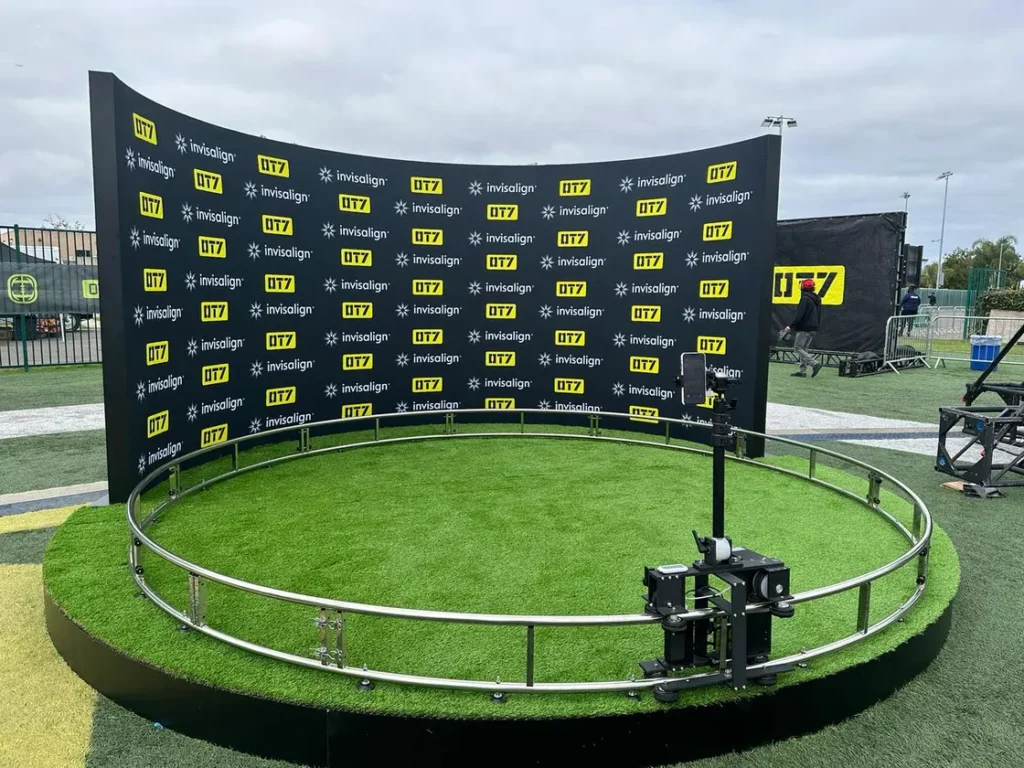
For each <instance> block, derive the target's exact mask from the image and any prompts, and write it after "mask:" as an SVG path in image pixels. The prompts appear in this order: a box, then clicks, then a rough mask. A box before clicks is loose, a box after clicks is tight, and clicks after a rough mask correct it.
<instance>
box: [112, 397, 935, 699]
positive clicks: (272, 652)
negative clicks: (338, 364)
mask: <svg viewBox="0 0 1024 768" xmlns="http://www.w3.org/2000/svg"><path fill="white" fill-rule="evenodd" d="M508 413H516V414H519V422H518V427H519V430H518V431H497V432H467V433H456V432H454V430H453V429H452V427H453V425H454V423H455V416H456V415H460V414H461V415H467V414H478V415H483V414H486V415H488V416H490V417H493V418H495V419H499V418H501V416H502V415H503V414H508ZM551 413H552V412H551V411H550V410H543V409H537V408H517V409H501V410H494V409H483V408H474V409H461V410H455V411H448V410H439V411H414V412H405V413H388V414H381V415H371V416H356V417H350V418H345V419H336V420H331V421H321V422H313V423H309V424H303V425H297V426H289V427H281V428H279V429H274V430H269V431H266V432H262V433H259V434H254V435H245V436H243V437H239V438H235V439H233V440H229V441H226V442H224V443H219V444H217V445H215V446H210V447H208V448H203V449H200V450H198V451H192V452H191V453H188V454H185V455H183V456H180V457H177V458H175V459H174V460H173V461H171V462H168V463H166V464H164V465H162V466H160V467H158V468H156V469H154V470H152V471H151V472H149V473H148V474H147V475H146V476H145V477H144V478H143V479H142V480H141V481H140V482H139V483H138V485H136V486H135V488H134V489H133V490H132V492H131V494H130V495H129V498H128V502H127V505H126V506H127V519H128V526H129V528H130V529H131V534H132V541H131V545H130V548H129V562H130V564H131V568H132V575H133V578H134V579H135V581H136V583H137V584H138V586H139V588H140V589H141V590H142V592H143V593H144V594H145V595H146V596H148V597H149V598H150V599H151V600H152V601H153V602H154V603H155V604H156V605H157V606H159V607H160V608H161V609H162V610H164V611H165V612H166V613H168V614H170V615H171V616H173V617H174V618H175V619H177V620H178V621H180V622H181V623H182V625H183V626H185V627H188V628H190V629H193V630H195V631H197V632H202V633H203V634H205V635H208V636H209V637H212V638H214V639H216V640H220V641H221V642H224V643H227V644H229V645H232V646H234V647H236V648H241V649H243V650H246V651H249V652H252V653H257V654H260V655H262V656H267V657H270V658H273V659H278V660H280V661H285V662H289V663H291V664H297V665H300V666H306V667H314V668H318V669H324V670H328V671H331V672H335V673H339V674H342V675H347V676H350V677H355V678H360V679H361V680H370V681H377V682H386V683H397V684H404V685H416V686H425V687H431V688H449V689H457V690H472V691H485V692H492V693H493V692H506V693H509V692H518V693H586V692H609V691H630V690H639V689H643V688H650V687H653V686H656V685H658V684H660V683H662V682H664V680H661V679H649V680H645V679H639V680H637V679H630V680H608V681H582V682H571V683H564V682H557V683H556V682H551V683H545V682H536V681H535V680H534V664H535V646H534V630H535V628H536V627H543V626H559V627H583V626H588V627H594V626H604V627H607V626H625V625H637V624H651V623H657V622H659V621H660V617H659V616H656V615H652V614H648V613H637V614H610V615H547V614H541V615H523V614H499V613H466V612H459V611H434V610H422V609H416V608H400V607H395V606H385V605H373V604H369V603H358V602H352V601H347V600H336V599H333V598H326V597H319V596H316V595H306V594H302V593H298V592H289V591H286V590H280V589H275V588H273V587H267V586H263V585H261V584H256V583H253V582H249V581H244V580H242V579H237V578H234V577H232V576H229V575H226V574H222V573H219V572H217V571H213V570H211V569H209V568H204V567H202V566H200V565H198V564H196V563H192V562H189V561H188V560H186V559H184V558H182V557H180V556H178V555H176V554H174V553H173V552H171V551H169V550H168V549H166V548H164V547H162V546H160V545H159V544H157V543H156V542H155V541H153V540H152V539H151V538H150V537H149V536H147V535H146V532H145V529H146V527H148V526H149V524H150V523H152V522H153V521H154V520H155V519H156V518H157V517H159V516H160V515H161V514H162V513H163V512H164V511H165V510H166V509H167V508H168V507H170V506H172V505H173V504H174V503H175V502H177V501H178V500H180V499H182V498H184V497H185V496H188V495H190V494H192V493H195V492H196V491H199V490H202V489H204V488H208V487H210V486H211V485H212V484H214V483H218V482H221V481H223V480H227V479H229V478H231V477H235V476H238V475H240V474H244V473H246V472H251V471H253V470H255V469H260V468H264V467H268V466H273V465H275V464H279V463H281V462H284V461H292V460H295V459H299V458H303V457H307V456H314V455H320V454H326V453H334V452H337V451H345V450H351V449H353V448H363V447H368V446H379V445H386V444H390V443H400V442H417V441H427V440H437V439H458V438H488V437H501V438H507V437H515V436H520V437H544V438H571V439H582V440H602V441H608V442H616V443H626V444H637V445H643V446H647V447H653V448H661V449H669V450H678V451H685V452H688V453H695V454H699V455H710V453H711V452H710V451H709V450H704V449H700V448H695V447H692V446H688V445H679V444H673V443H672V442H671V438H670V432H669V430H670V428H671V425H672V424H677V425H680V426H686V427H708V425H706V424H700V423H697V422H690V421H684V420H682V419H670V418H666V417H658V416H650V417H648V416H644V417H643V418H644V420H645V421H648V422H654V421H657V422H660V423H664V424H665V442H664V443H661V442H654V440H653V439H638V438H626V437H611V436H606V435H601V434H600V420H601V418H603V417H607V418H613V419H624V420H628V419H631V418H636V414H628V413H617V412H609V411H598V412H575V411H559V412H558V413H559V414H569V415H581V416H583V415H585V416H587V417H588V420H589V428H588V430H587V433H586V434H582V433H569V432H531V431H527V430H526V422H525V417H526V414H540V415H546V416H550V415H551ZM425 416H426V417H434V416H443V417H444V432H443V433H442V434H426V435H411V436H402V437H392V438H387V437H385V438H382V437H381V436H380V425H381V421H382V420H401V419H403V418H417V419H419V418H422V417H425ZM359 422H368V423H370V422H372V427H373V439H372V440H363V441H361V442H352V443H340V444H337V445H331V446H327V447H324V448H313V447H312V439H311V436H310V430H311V429H321V428H325V429H331V428H334V429H335V432H337V431H339V430H338V429H337V428H338V427H339V426H345V427H347V426H350V425H352V424H355V423H359ZM510 426H515V425H510ZM296 432H297V433H298V443H299V450H298V451H297V452H296V453H294V454H290V455H285V456H276V457H273V458H270V459H266V460H263V461H258V462H254V463H253V464H249V465H245V466H243V465H242V464H241V452H240V446H242V445H243V444H245V443H246V442H250V441H253V440H257V439H258V440H265V439H266V438H267V436H268V435H269V436H280V437H284V436H286V435H289V434H291V433H296ZM733 432H734V433H735V434H736V435H737V441H736V452H735V455H729V454H727V455H726V460H727V461H734V462H740V463H743V464H750V465H753V466H756V467H760V468H762V469H766V470H770V471H775V472H781V473H783V474H787V475H790V476H792V477H796V478H798V479H801V480H803V481H805V482H810V483H814V484H816V485H820V486H823V487H825V488H828V489H830V490H832V491H834V492H836V493H839V494H841V495H843V496H846V497H847V498H850V499H852V500H854V501H856V502H858V503H859V504H861V505H862V506H864V507H867V508H868V509H870V510H871V511H873V512H875V513H876V514H878V515H879V516H880V517H882V518H883V519H884V520H886V521H887V522H889V523H890V524H891V525H893V526H894V527H895V528H896V529H897V530H898V531H899V532H900V533H901V534H903V535H904V537H906V538H907V540H908V541H909V542H910V547H909V549H907V551H905V552H904V553H903V554H902V555H900V556H899V557H897V558H895V559H894V560H892V561H891V562H889V563H887V564H886V565H883V566H881V567H880V568H876V569H874V570H872V571H870V572H868V573H865V574H863V575H861V576H857V577H854V578H850V579H846V580H844V581H841V582H837V583H835V584H830V585H828V586H824V587H818V588H815V589H810V590H806V591H804V592H799V593H797V594H794V595H793V598H792V600H791V601H790V602H793V603H803V602H808V601H811V600H818V599H821V598H824V597H828V596H830V595H836V594H839V593H841V592H845V591H847V590H851V589H855V588H860V597H859V600H858V606H857V617H856V622H855V625H856V627H857V631H856V632H855V633H854V634H852V635H848V636H846V637H842V638H840V639H838V640H835V641H833V642H831V643H828V644H826V645H822V646H818V647H817V648H813V649H807V650H802V651H800V653H798V654H794V655H791V656H787V657H784V658H779V659H773V660H770V661H767V662H763V663H759V664H752V665H749V666H748V667H747V670H748V672H755V671H758V670H764V669H777V668H779V667H781V666H784V665H787V664H792V663H802V662H804V661H806V660H808V659H811V658H814V657H816V656H821V655H824V654H826V653H830V652H833V651H836V650H839V649H841V648H845V647H848V646H850V645H853V644H854V643H857V642H859V641H861V640H863V639H864V638H866V637H870V636H871V635H874V634H876V633H878V632H880V631H882V630H883V629H885V628H886V627H888V626H889V625H891V624H892V623H894V622H896V621H898V620H900V619H901V618H902V617H903V616H904V615H905V614H906V613H907V612H908V611H909V610H910V609H911V608H912V607H913V606H914V604H915V603H917V601H918V600H919V599H920V597H921V595H922V594H923V593H924V590H925V586H926V583H927V569H928V549H929V543H930V541H931V535H932V518H931V514H930V513H929V511H928V508H927V506H925V504H924V502H923V501H922V500H921V498H920V497H919V496H918V495H917V494H916V493H914V492H913V491H912V490H911V489H910V488H908V487H907V486H906V485H904V484H903V483H902V482H900V481H899V480H898V479H896V478H895V477H893V476H892V475H890V474H888V473H887V472H885V471H883V470H881V469H878V468H877V467H873V466H871V465H870V464H867V463H865V462H862V461H859V460H858V459H854V458H851V457H849V456H844V455H842V454H840V453H837V452H835V451H830V450H828V449H826V448H820V447H817V446H812V445H808V444H806V443H800V442H797V441H795V440H790V439H788V438H784V437H775V436H772V435H766V434H762V433H759V432H752V431H749V430H744V429H738V428H736V429H734V430H733ZM652 437H654V436H653V435H652ZM750 438H758V439H764V440H766V441H771V442H775V443H780V444H784V445H789V446H793V447H796V448H799V449H802V450H806V451H808V467H807V470H806V471H805V472H798V471H796V470H792V469H789V468H787V467H780V466H775V465H773V464H768V463H764V462H760V461H755V460H752V459H750V458H747V457H746V456H745V454H744V447H745V445H746V443H747V441H748V440H749V439H750ZM659 439H660V438H659ZM227 448H230V449H231V469H230V470H229V471H226V472H224V473H221V474H219V475H217V476H215V477H212V478H209V479H203V480H201V481H199V482H198V483H196V484H195V485H192V486H190V487H188V488H183V487H181V467H182V465H183V464H184V463H185V462H190V461H192V460H194V459H198V458H200V457H202V456H204V455H208V454H213V453H221V452H223V451H224V450H225V449H227ZM822 456H828V457H831V458H834V459H837V460H839V461H841V462H843V463H845V464H848V465H852V466H856V467H860V468H861V469H864V470H867V471H868V488H867V489H866V492H865V495H864V496H863V497H862V496H859V495H857V494H856V493H854V492H853V491H850V490H848V489H846V488H841V487H839V486H837V485H834V484H832V483H829V482H827V481H825V480H822V479H821V478H820V477H818V472H817V464H818V459H819V458H820V457H822ZM163 476H166V477H167V478H168V480H169V489H170V490H169V495H168V498H167V499H166V500H165V501H163V502H161V503H160V504H158V505H157V506H156V507H155V508H154V509H153V510H152V511H151V512H150V513H149V514H148V515H146V517H145V518H144V519H143V518H142V496H143V494H144V493H145V492H146V490H147V489H148V488H149V487H150V485H151V484H152V483H154V482H155V481H157V480H160V479H161V478H162V477H163ZM883 482H885V483H888V484H889V486H890V487H891V488H892V489H893V490H895V491H899V492H902V494H903V495H905V496H906V499H907V500H908V501H909V502H910V503H911V504H912V505H913V510H914V512H913V524H912V529H910V530H908V529H907V527H906V526H905V525H904V524H903V523H901V522H900V521H899V520H897V519H896V517H895V516H894V515H892V514H891V513H889V512H888V511H886V510H885V509H883V507H882V505H881V498H880V493H879V490H880V488H881V485H882V483H883ZM143 549H145V550H146V551H148V552H150V553H152V554H153V555H155V556H156V557H159V558H161V559H162V560H165V561H167V562H168V563H171V564H172V565H174V566H176V567H178V568H180V569H182V570H183V571H185V572H186V573H187V574H188V589H189V592H188V594H189V599H188V608H187V609H186V610H185V611H180V610H178V609H177V608H175V607H174V606H173V605H171V604H170V603H168V602H167V601H166V600H165V599H163V598H162V597H161V596H160V595H159V594H158V593H157V592H156V590H155V589H154V588H153V587H152V586H150V585H149V584H148V583H147V581H146V579H145V571H144V569H143V566H142V562H141V553H142V550H143ZM915 558H916V559H917V560H918V569H917V571H918V572H917V580H916V584H917V586H916V588H915V589H914V590H913V591H912V592H911V594H910V595H909V596H908V598H907V599H906V601H905V602H903V603H902V604H901V605H900V606H899V607H898V608H897V609H896V610H894V611H893V612H892V613H890V614H889V615H887V616H886V617H884V618H882V619H880V620H879V621H877V622H875V623H874V624H870V623H869V616H870V600H871V588H870V585H871V583H872V582H873V581H876V580H878V579H880V578H882V577H884V576H887V575H889V574H891V573H893V572H894V571H897V570H899V569H900V568H902V567H903V566H905V565H906V564H907V563H909V562H910V561H911V560H913V559H915ZM206 582H214V583H216V584H222V585H224V586H226V587H230V588H232V589H238V590H241V591H244V592H248V593H251V594H255V595H260V596H262V597H266V598H271V599H275V600H282V601H285V602H290V603H296V604H301V605H308V606H310V607H312V608H315V609H317V611H318V617H317V618H315V619H314V622H315V624H316V626H317V628H318V629H319V637H320V645H319V648H318V649H317V651H316V653H315V655H314V657H313V658H309V657H306V656H299V655H297V654H294V653H290V652H287V651H282V650H279V649H275V648H270V647H267V646H263V645H259V644H257V643H253V642H250V641H248V640H244V639H242V638H240V637H235V636H234V635H231V634H228V633H226V632H223V631H220V630H218V629H215V628H213V627H211V626H210V625H209V624H208V622H207V619H208V617H207V615H206V598H205V583H206ZM766 610H768V603H767V602H761V603H750V604H748V605H747V607H746V611H747V613H759V612H763V611H766ZM349 613H356V614H365V615H371V616H379V617H384V618H394V619H406V620H416V621H440V622H450V623H458V624H488V625H504V626H520V627H526V637H525V644H526V680H525V681H524V682H505V681H502V682H496V681H492V680H478V679H457V678H441V677H430V676H424V675H410V674H403V673H399V672H388V671H384V670H377V669H368V668H367V667H366V666H359V665H353V664H351V663H350V659H349V658H348V653H347V650H346V648H347V645H348V635H349V632H348V631H346V629H345V615H346V614H349ZM332 614H333V615H332ZM724 616H725V613H724V612H723V611H722V610H720V609H717V608H703V609H699V610H696V609H695V610H690V611H687V612H686V613H685V614H681V618H683V619H698V618H712V617H724ZM328 630H332V631H328ZM332 646H333V648H332ZM714 674H717V673H716V672H709V673H698V674H694V675H689V676H687V679H693V680H699V679H700V678H701V677H706V676H710V675H714Z"/></svg>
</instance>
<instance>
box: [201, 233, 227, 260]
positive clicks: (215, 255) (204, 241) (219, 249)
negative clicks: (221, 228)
mask: <svg viewBox="0 0 1024 768" xmlns="http://www.w3.org/2000/svg"><path fill="white" fill-rule="evenodd" d="M199 255H200V256H202V257H203V258H204V259H224V258H227V255H228V241H227V240H225V239H224V238H223V237H208V236H206V235H200V236H199Z"/></svg>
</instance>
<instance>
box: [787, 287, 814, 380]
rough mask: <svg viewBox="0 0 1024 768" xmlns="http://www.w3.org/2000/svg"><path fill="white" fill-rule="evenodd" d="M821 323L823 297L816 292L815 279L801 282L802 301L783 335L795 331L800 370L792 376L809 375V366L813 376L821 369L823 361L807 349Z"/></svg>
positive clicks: (795, 347)
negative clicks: (820, 361) (819, 360)
mask: <svg viewBox="0 0 1024 768" xmlns="http://www.w3.org/2000/svg"><path fill="white" fill-rule="evenodd" d="M820 323H821V297H820V296H818V294H816V293H815V292H814V281H813V280H804V281H803V282H802V283H800V303H799V304H798V305H797V308H796V317H794V318H793V321H792V322H791V323H790V324H789V325H787V326H786V327H785V329H784V330H783V331H782V334H783V335H786V334H788V333H789V332H790V331H795V332H796V335H795V336H794V337H793V350H794V351H795V352H796V356H797V359H798V360H799V361H800V362H799V363H798V365H799V366H800V370H798V371H796V372H795V373H791V374H790V375H791V376H799V377H801V378H806V377H807V366H810V367H811V378H812V379H813V378H814V377H815V376H817V375H818V372H819V371H820V370H821V363H819V362H818V359H817V358H816V357H815V356H814V355H812V354H811V353H810V352H808V351H807V350H808V349H809V348H810V346H811V342H812V341H813V340H814V334H815V333H817V332H818V325H819V324H820Z"/></svg>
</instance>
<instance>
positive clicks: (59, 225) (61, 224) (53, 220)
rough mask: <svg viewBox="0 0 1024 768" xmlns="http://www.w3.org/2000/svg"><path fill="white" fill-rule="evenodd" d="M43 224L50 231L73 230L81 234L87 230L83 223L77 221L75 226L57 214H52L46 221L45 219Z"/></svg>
mask: <svg viewBox="0 0 1024 768" xmlns="http://www.w3.org/2000/svg"><path fill="white" fill-rule="evenodd" d="M43 224H45V225H46V226H47V227H49V228H50V229H73V230H76V231H78V232H81V231H82V230H84V229H85V227H83V226H82V222H80V221H78V220H75V222H74V224H72V223H71V222H69V221H68V220H67V219H65V218H64V217H63V216H60V215H59V214H56V213H51V214H49V215H48V216H47V217H46V218H45V219H43Z"/></svg>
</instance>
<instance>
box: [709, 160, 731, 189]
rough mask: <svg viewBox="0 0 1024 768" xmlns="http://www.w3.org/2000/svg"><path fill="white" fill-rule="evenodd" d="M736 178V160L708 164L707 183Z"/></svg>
mask: <svg viewBox="0 0 1024 768" xmlns="http://www.w3.org/2000/svg"><path fill="white" fill-rule="evenodd" d="M735 178H736V161H735V160H733V161H731V162H728V163H716V164H714V165H709V166H708V184H718V183H720V182H723V181H733V180H734V179H735Z"/></svg>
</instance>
